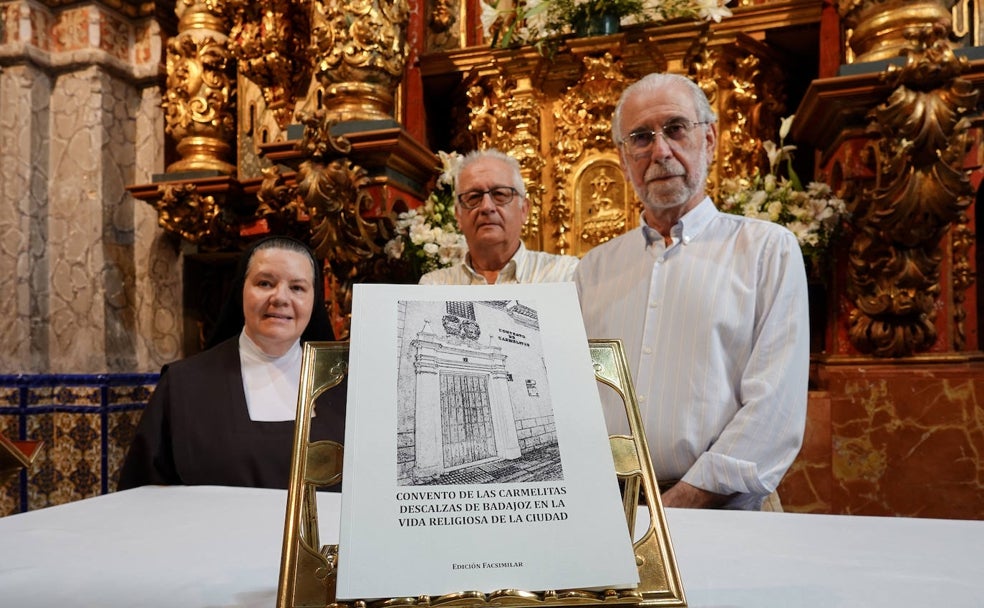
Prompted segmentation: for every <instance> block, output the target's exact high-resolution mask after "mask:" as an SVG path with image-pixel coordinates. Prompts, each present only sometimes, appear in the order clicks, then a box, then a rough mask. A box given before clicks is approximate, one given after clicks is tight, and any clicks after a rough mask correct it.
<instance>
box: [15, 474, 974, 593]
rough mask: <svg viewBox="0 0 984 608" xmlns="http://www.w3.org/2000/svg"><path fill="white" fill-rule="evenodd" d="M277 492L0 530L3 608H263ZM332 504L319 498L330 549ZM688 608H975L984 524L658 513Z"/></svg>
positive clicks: (116, 501) (276, 529) (113, 501)
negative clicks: (668, 537)
mask: <svg viewBox="0 0 984 608" xmlns="http://www.w3.org/2000/svg"><path fill="white" fill-rule="evenodd" d="M286 502H287V493H286V492H285V491H281V490H258V489H251V488H220V487H206V486H198V487H145V488H137V489H134V490H127V491H124V492H117V493H114V494H108V495H105V496H99V497H97V498H90V499H87V500H82V501H78V502H75V503H70V504H66V505H61V506H57V507H49V508H47V509H41V510H38V511H31V512H28V513H24V514H20V515H11V516H8V517H5V518H0V603H2V604H3V606H17V607H21V608H26V607H34V606H38V607H46V608H47V607H56V606H57V607H64V606H99V607H101V608H114V607H117V606H119V607H123V606H126V607H131V606H146V607H155V606H161V607H177V606H180V607H182V608H194V607H198V606H201V607H220V606H223V607H229V606H242V607H249V606H256V607H261V606H262V607H264V608H273V606H274V604H275V602H276V590H277V580H278V577H279V570H280V549H281V543H282V540H283V524H284V511H285V507H286ZM338 517H339V496H338V495H337V494H329V493H322V494H320V496H319V522H320V525H321V542H323V543H326V544H327V543H337V542H338ZM666 518H667V522H668V524H669V529H670V535H671V537H672V540H673V544H674V549H675V552H676V558H677V563H678V565H679V567H680V575H681V578H682V580H683V586H684V590H685V592H686V595H687V601H688V604H689V606H691V607H692V608H741V607H746V606H748V607H752V606H754V607H756V608H763V607H765V608H768V607H774V608H797V607H803V608H811V607H814V606H815V607H821V606H822V607H824V608H837V607H840V608H849V607H850V608H854V607H857V608H880V607H883V606H884V607H888V606H892V607H895V608H897V607H906V606H946V607H947V608H958V607H968V608H971V607H973V608H981V607H982V606H984V565H982V557H984V522H981V521H958V520H939V519H907V518H887V517H860V516H837V515H801V514H793V513H759V512H734V511H702V510H684V509H667V512H666Z"/></svg>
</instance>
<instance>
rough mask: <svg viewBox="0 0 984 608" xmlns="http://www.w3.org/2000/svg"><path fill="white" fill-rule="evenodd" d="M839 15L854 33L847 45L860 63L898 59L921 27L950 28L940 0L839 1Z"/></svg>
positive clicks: (947, 9)
mask: <svg viewBox="0 0 984 608" xmlns="http://www.w3.org/2000/svg"><path fill="white" fill-rule="evenodd" d="M837 12H838V13H839V14H840V16H841V18H842V19H843V22H844V25H845V26H846V27H847V28H848V29H850V30H851V35H850V38H849V40H848V45H849V46H850V49H851V51H853V53H854V61H858V62H864V61H879V60H882V59H891V58H893V57H898V56H899V55H901V54H902V52H903V49H905V48H907V47H908V46H909V39H910V38H911V36H912V34H913V33H914V32H915V31H916V30H918V29H920V28H922V27H927V26H929V27H932V26H935V25H940V26H943V27H946V28H949V27H950V9H949V6H944V5H943V2H942V1H941V0H840V1H839V2H837Z"/></svg>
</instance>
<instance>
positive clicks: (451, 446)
mask: <svg viewBox="0 0 984 608" xmlns="http://www.w3.org/2000/svg"><path fill="white" fill-rule="evenodd" d="M441 435H442V439H443V441H442V444H443V446H444V468H445V469H446V470H447V469H453V468H455V467H460V466H466V465H471V464H474V463H476V462H480V461H483V460H487V459H489V458H493V457H495V456H496V455H497V454H498V452H497V451H496V446H495V428H494V427H493V424H492V404H491V402H490V400H489V385H488V375H487V374H466V373H449V372H444V371H442V372H441Z"/></svg>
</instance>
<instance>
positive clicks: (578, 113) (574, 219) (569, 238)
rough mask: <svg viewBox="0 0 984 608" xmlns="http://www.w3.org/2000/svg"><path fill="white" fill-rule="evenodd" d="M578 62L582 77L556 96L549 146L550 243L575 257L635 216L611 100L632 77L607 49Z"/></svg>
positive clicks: (620, 230)
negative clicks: (615, 134)
mask: <svg viewBox="0 0 984 608" xmlns="http://www.w3.org/2000/svg"><path fill="white" fill-rule="evenodd" d="M581 61H582V65H583V71H582V73H581V77H580V78H579V79H578V81H577V82H576V83H574V84H573V85H572V86H571V87H570V88H569V89H568V90H567V91H566V92H565V93H564V94H563V95H562V96H561V97H560V98H559V99H558V100H557V103H556V106H555V108H556V109H555V110H554V134H553V142H552V145H551V157H552V158H553V183H554V187H553V191H554V197H553V203H552V205H551V207H550V216H549V217H550V225H551V226H552V227H553V232H552V233H551V237H553V242H552V243H551V245H552V247H553V248H554V249H555V250H556V251H557V252H558V253H567V254H575V255H577V254H581V253H584V252H585V251H587V250H588V249H590V248H591V247H593V246H595V245H598V244H600V243H603V242H605V241H607V240H609V239H611V238H612V237H615V236H618V235H619V234H622V233H623V232H625V231H626V230H627V229H628V228H629V227H631V225H632V223H634V219H632V218H630V216H631V215H638V209H637V208H636V207H635V205H634V204H633V202H634V201H635V194H634V193H633V192H631V188H630V187H629V186H628V184H627V183H626V181H625V178H624V176H623V175H622V170H621V168H620V166H619V162H618V152H617V150H616V149H615V144H614V143H613V141H612V125H611V116H612V112H613V111H614V109H615V104H616V103H617V102H618V98H619V96H620V95H621V94H622V91H623V90H624V89H625V87H627V86H628V85H629V84H630V83H631V82H632V80H634V79H633V78H630V77H628V76H626V74H625V72H624V66H623V65H622V62H621V61H618V60H616V59H615V58H614V57H613V56H612V54H611V53H607V52H606V53H604V54H603V55H601V56H600V57H592V56H584V57H582V58H581Z"/></svg>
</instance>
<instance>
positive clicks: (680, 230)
mask: <svg viewBox="0 0 984 608" xmlns="http://www.w3.org/2000/svg"><path fill="white" fill-rule="evenodd" d="M717 212H718V211H717V207H715V206H714V203H712V202H711V197H709V196H705V197H704V200H702V201H701V202H700V203H698V204H697V206H696V207H694V208H693V209H691V210H690V211H688V212H687V213H686V215H684V216H683V217H681V218H680V220H679V221H678V222H677V223H676V224H674V225H673V228H671V229H670V236H672V237H673V239H674V240H680V241H682V242H683V244H684V245H686V244H687V243H689V242H690V241H692V240H694V239H695V238H696V237H697V235H698V234H700V233H701V232H703V231H704V228H706V227H707V225H708V224H709V223H710V221H711V218H713V217H714V216H715V215H716V214H717ZM639 225H640V226H642V235H643V238H645V240H646V247H649V246H650V245H653V244H656V243H662V242H663V235H661V234H660V233H659V231H658V230H656V229H655V228H653V227H651V226H650V225H649V224H647V223H646V219H645V214H643V215H642V216H641V217H640V218H639Z"/></svg>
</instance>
